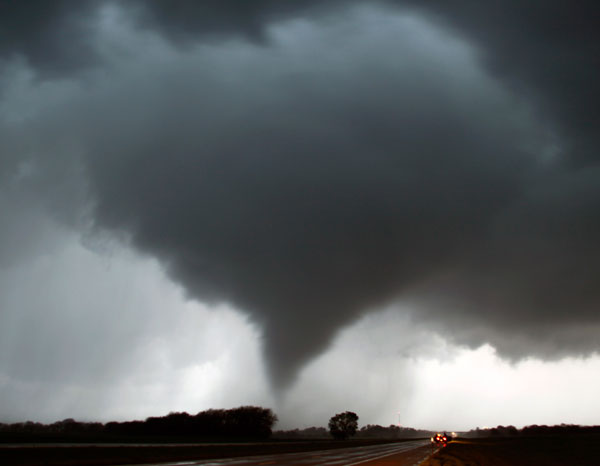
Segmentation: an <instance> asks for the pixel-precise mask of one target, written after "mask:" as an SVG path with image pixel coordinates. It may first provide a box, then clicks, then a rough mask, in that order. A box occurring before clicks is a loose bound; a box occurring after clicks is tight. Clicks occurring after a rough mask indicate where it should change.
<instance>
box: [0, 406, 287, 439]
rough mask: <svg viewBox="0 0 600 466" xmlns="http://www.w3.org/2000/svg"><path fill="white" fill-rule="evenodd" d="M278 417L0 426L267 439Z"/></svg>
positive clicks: (231, 413)
mask: <svg viewBox="0 0 600 466" xmlns="http://www.w3.org/2000/svg"><path fill="white" fill-rule="evenodd" d="M276 422H277V416H276V415H275V414H274V413H273V411H272V410H271V409H267V408H261V407H257V406H241V407H239V408H234V409H209V410H206V411H200V412H199V413H197V414H195V415H191V414H188V413H186V412H176V413H169V414H168V415H166V416H156V417H149V418H147V419H146V420H144V421H124V422H116V421H113V422H107V423H106V424H103V423H100V422H79V421H75V420H74V419H70V418H69V419H64V420H62V421H58V422H54V423H52V424H41V423H38V422H31V421H28V422H20V423H14V424H0V432H2V433H18V434H54V435H57V434H61V435H90V434H92V435H94V436H106V437H114V436H118V437H127V436H135V437H152V436H161V437H164V436H178V437H201V438H211V437H212V438H215V437H218V438H248V439H253V438H257V439H264V438H268V437H270V436H271V433H272V429H273V426H274V424H275V423H276Z"/></svg>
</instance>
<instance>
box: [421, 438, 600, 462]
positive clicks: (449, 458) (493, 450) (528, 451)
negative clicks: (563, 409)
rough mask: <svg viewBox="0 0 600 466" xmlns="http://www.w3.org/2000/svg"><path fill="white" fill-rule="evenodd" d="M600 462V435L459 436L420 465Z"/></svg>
mask: <svg viewBox="0 0 600 466" xmlns="http://www.w3.org/2000/svg"><path fill="white" fill-rule="evenodd" d="M479 465H481V466H525V465H527V466H536V465H544V466H594V465H600V435H597V434H595V435H584V434H581V435H562V436H548V437H515V438H485V439H459V440H456V441H454V442H451V443H449V444H448V446H447V447H445V448H442V449H441V450H440V451H438V452H437V453H436V454H435V455H433V456H432V457H431V458H430V459H429V460H428V461H426V462H425V463H423V464H422V466H479Z"/></svg>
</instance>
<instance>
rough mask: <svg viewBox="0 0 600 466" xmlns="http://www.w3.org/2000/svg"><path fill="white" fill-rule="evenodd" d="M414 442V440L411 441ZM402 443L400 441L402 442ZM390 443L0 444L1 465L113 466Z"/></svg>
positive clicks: (356, 441) (353, 441)
mask: <svg viewBox="0 0 600 466" xmlns="http://www.w3.org/2000/svg"><path fill="white" fill-rule="evenodd" d="M409 440H413V439H409ZM400 441H401V440H400ZM381 443H390V441H389V440H387V441H386V440H347V441H335V440H311V441H294V442H285V441H274V442H261V443H210V444H208V443H207V444H195V445H192V444H190V445H181V444H180V445H143V446H135V445H118V446H117V445H103V444H95V445H93V446H92V445H72V444H71V445H61V446H58V445H49V444H38V445H35V446H31V445H27V446H25V445H15V446H9V444H5V445H0V464H2V465H15V466H17V465H18V466H33V465H48V466H59V465H61V466H66V465H69V466H73V465H109V464H111V465H113V464H135V463H147V462H163V461H164V462H166V461H186V460H200V459H216V458H229V457H237V456H250V455H268V454H275V453H294V452H301V451H312V450H327V449H333V448H348V447H352V446H365V445H376V444H381Z"/></svg>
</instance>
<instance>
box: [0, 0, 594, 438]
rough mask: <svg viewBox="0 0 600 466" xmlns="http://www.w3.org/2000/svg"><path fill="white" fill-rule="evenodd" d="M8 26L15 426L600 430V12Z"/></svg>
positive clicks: (4, 264) (249, 7)
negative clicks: (234, 418) (217, 417)
mask: <svg viewBox="0 0 600 466" xmlns="http://www.w3.org/2000/svg"><path fill="white" fill-rule="evenodd" d="M422 3H425V2H418V1H412V0H405V1H401V0H396V1H392V0H389V1H369V2H366V1H365V2H360V1H350V0H348V1H343V0H336V1H327V2H325V1H322V2H318V1H310V0H303V1H300V0H298V1H289V2H278V1H274V0H273V1H272V0H260V1H254V2H245V1H241V0H240V1H234V0H229V1H214V2H213V1H205V2H196V1H191V0H190V1H185V0H179V1H171V2H167V1H160V0H148V1H141V0H140V1H127V2H125V1H102V0H90V1H75V0H61V1H59V0H56V1H47V2H44V1H39V2H5V3H2V5H1V6H0V219H1V225H2V227H1V228H0V422H2V421H4V422H13V421H18V420H26V419H31V420H39V421H44V422H51V421H55V420H59V419H62V418H66V417H74V418H77V419H82V420H93V419H97V420H102V421H106V420H112V419H132V418H145V417H147V416H150V415H162V414H166V413H168V412H170V411H188V412H192V413H193V412H197V411H199V410H202V409H208V408H219V407H224V408H229V407H234V406H239V405H242V404H256V405H262V406H269V407H272V408H274V410H275V411H276V412H277V413H278V414H279V417H280V419H281V422H280V424H279V427H282V428H293V427H303V426H310V425H325V424H326V423H327V420H328V419H329V417H330V416H331V415H333V414H335V413H336V412H340V411H343V410H354V411H356V412H357V413H358V414H359V416H360V424H361V425H364V424H366V423H379V424H383V425H389V424H391V423H398V422H400V423H401V424H402V425H408V426H414V427H424V428H432V429H435V428H446V429H469V428H474V427H476V426H480V427H483V426H495V425H498V424H504V425H508V424H513V425H516V426H522V425H526V424H533V423H538V424H543V423H547V424H554V423H562V422H566V423H584V424H597V423H600V421H599V419H598V415H597V413H599V412H600V401H598V399H597V396H596V394H597V393H598V392H599V391H600V375H598V374H600V371H599V369H600V356H599V354H598V351H599V349H600V313H599V312H598V311H599V308H600V283H599V278H598V277H600V247H599V246H600V245H599V240H598V238H600V156H599V153H598V148H599V145H600V140H599V136H598V127H599V125H600V117H599V112H600V110H599V109H600V106H599V105H597V104H598V101H599V97H600V96H599V88H600V84H599V83H600V76H599V74H600V72H599V70H600V66H599V64H598V57H599V56H600V50H598V48H599V46H598V44H600V37H598V35H599V34H600V33H599V32H598V30H597V27H596V25H595V21H594V18H595V17H597V16H594V15H596V14H598V12H597V11H594V10H595V9H597V7H596V6H595V2H577V4H576V5H569V4H567V3H566V2H560V3H559V2H548V1H531V2H526V3H523V2H520V1H516V0H515V1H506V2H501V3H498V4H497V5H494V6H490V5H486V4H483V3H482V2H477V1H467V0H465V1H461V2H457V3H453V6H452V7H450V6H449V2H445V1H443V0H440V1H434V2H427V5H428V6H427V7H425V6H422Z"/></svg>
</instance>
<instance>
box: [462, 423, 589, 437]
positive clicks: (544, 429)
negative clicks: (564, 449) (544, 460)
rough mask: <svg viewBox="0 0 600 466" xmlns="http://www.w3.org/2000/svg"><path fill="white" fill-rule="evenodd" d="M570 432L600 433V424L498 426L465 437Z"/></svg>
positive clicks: (524, 435) (475, 430)
mask: <svg viewBox="0 0 600 466" xmlns="http://www.w3.org/2000/svg"><path fill="white" fill-rule="evenodd" d="M569 434H600V426H580V425H575V424H560V425H555V426H546V425H541V426H539V425H537V424H533V425H530V426H525V427H523V428H522V429H517V428H516V427H514V426H498V427H492V428H485V429H480V428H479V427H478V428H477V429H473V430H470V431H469V432H466V433H465V434H464V436H465V437H546V436H553V435H569Z"/></svg>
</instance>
